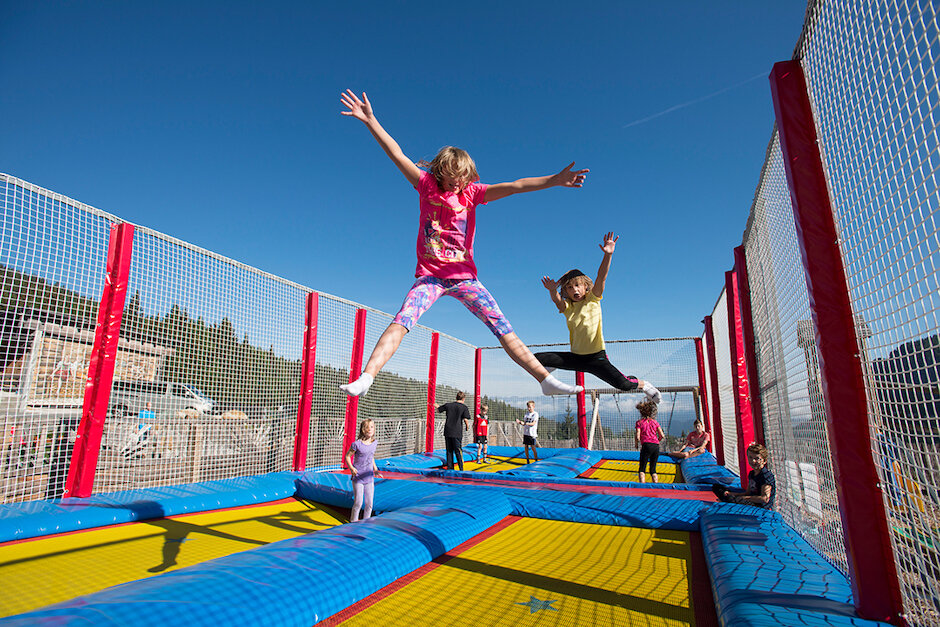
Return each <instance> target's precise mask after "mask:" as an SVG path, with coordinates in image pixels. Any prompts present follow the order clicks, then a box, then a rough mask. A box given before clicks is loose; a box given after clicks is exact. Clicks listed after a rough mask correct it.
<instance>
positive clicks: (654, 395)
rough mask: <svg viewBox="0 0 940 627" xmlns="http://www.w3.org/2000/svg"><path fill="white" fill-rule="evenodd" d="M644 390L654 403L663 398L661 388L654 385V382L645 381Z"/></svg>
mask: <svg viewBox="0 0 940 627" xmlns="http://www.w3.org/2000/svg"><path fill="white" fill-rule="evenodd" d="M642 390H643V391H644V392H645V393H646V396H648V397H649V399H650V400H651V401H653V402H654V403H657V404H658V403H659V402H660V401H661V400H663V395H662V394H660V393H659V390H657V389H656V388H655V387H653V384H652V383H650V382H649V381H644V382H643V388H642Z"/></svg>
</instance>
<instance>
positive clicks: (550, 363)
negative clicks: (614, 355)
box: [535, 351, 639, 392]
mask: <svg viewBox="0 0 940 627" xmlns="http://www.w3.org/2000/svg"><path fill="white" fill-rule="evenodd" d="M535 358H536V359H538V360H539V363H540V364H542V365H543V366H545V367H546V368H558V369H560V370H574V371H576V372H589V373H591V374H593V375H594V376H595V377H597V378H598V379H600V380H601V381H604V382H605V383H608V384H610V385H611V386H612V387H615V388H617V389H618V390H623V391H624V392H632V391H633V390H635V389H637V387H638V386H639V383H637V378H636V377H632V376H631V377H625V376H624V375H623V373H622V372H620V371H619V370H617V369H616V368H614V365H613V364H612V363H610V360H609V359H607V351H600V352H597V353H592V354H590V355H578V354H577V353H572V352H570V351H559V352H545V353H536V354H535Z"/></svg>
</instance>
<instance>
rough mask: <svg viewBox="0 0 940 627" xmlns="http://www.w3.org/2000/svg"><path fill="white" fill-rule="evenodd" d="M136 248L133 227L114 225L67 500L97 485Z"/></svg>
mask: <svg viewBox="0 0 940 627" xmlns="http://www.w3.org/2000/svg"><path fill="white" fill-rule="evenodd" d="M133 248H134V227H133V225H131V224H113V225H111V234H110V239H109V242H108V265H107V276H106V277H105V282H104V289H103V290H102V294H101V302H100V303H99V305H98V324H97V326H96V327H95V343H94V345H93V346H92V350H91V360H90V361H89V364H88V383H87V384H86V385H85V398H84V402H83V403H82V419H81V422H79V424H78V433H77V435H76V436H75V447H74V448H73V449H72V459H71V462H70V464H69V474H68V477H67V478H66V482H65V491H64V493H63V496H71V497H79V498H86V497H89V496H91V492H92V488H93V487H94V484H95V470H96V469H97V466H98V453H99V452H100V450H101V435H102V433H103V432H104V422H105V420H106V419H107V415H108V403H109V401H110V400H111V384H112V382H113V380H114V362H115V360H116V359H117V347H118V340H119V339H120V332H121V319H122V317H123V316H124V301H125V299H126V298H127V279H128V277H129V276H130V271H131V255H132V253H133Z"/></svg>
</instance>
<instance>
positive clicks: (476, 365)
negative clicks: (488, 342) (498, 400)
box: [473, 348, 483, 420]
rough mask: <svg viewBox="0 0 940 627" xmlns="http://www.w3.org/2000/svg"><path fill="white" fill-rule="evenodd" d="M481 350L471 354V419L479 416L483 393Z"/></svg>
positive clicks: (478, 349)
mask: <svg viewBox="0 0 940 627" xmlns="http://www.w3.org/2000/svg"><path fill="white" fill-rule="evenodd" d="M482 383H483V350H482V349H480V348H477V349H476V350H474V353H473V419H474V420H476V417H477V416H479V415H480V405H482V403H483V401H482V400H481V396H480V394H481V392H482V391H483V387H482Z"/></svg>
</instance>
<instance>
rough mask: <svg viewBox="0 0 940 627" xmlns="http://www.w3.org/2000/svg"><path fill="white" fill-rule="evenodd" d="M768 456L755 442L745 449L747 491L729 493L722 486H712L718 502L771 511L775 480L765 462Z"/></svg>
mask: <svg viewBox="0 0 940 627" xmlns="http://www.w3.org/2000/svg"><path fill="white" fill-rule="evenodd" d="M769 460H770V454H769V453H768V452H767V449H766V447H764V446H761V445H760V444H757V443H756V442H755V443H753V444H751V445H750V446H748V447H747V463H748V464H750V465H751V468H752V469H753V470H751V472H749V473H747V489H746V490H745V491H744V492H743V493H741V494H734V493H733V492H729V491H728V488H726V487H725V486H723V485H713V486H712V492H714V493H715V496H717V497H718V500H719V501H723V502H725V503H738V504H741V505H753V506H755V507H762V508H764V509H773V506H774V497H775V496H776V495H777V480H776V479H774V473H772V472H770V468H768V467H767V462H768V461H769Z"/></svg>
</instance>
